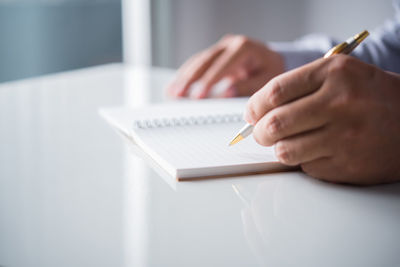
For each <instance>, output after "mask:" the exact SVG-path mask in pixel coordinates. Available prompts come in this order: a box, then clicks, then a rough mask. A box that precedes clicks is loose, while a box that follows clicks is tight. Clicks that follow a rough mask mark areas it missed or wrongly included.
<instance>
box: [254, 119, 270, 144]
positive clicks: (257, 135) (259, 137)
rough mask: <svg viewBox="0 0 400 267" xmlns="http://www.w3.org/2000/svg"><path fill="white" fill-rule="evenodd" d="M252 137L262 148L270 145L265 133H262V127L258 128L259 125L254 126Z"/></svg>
mask: <svg viewBox="0 0 400 267" xmlns="http://www.w3.org/2000/svg"><path fill="white" fill-rule="evenodd" d="M253 137H254V140H255V141H256V142H257V143H258V144H260V145H262V146H270V145H272V143H271V142H270V140H269V138H268V136H267V135H266V134H265V131H263V129H262V127H260V124H259V123H258V124H256V126H255V128H254V131H253Z"/></svg>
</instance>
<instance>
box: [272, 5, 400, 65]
mask: <svg viewBox="0 0 400 267" xmlns="http://www.w3.org/2000/svg"><path fill="white" fill-rule="evenodd" d="M393 5H394V7H395V11H396V15H395V17H394V18H393V19H391V20H389V21H387V22H386V23H385V24H384V25H383V26H382V27H380V28H378V29H377V30H375V31H373V32H372V34H371V36H369V37H367V39H365V40H364V41H363V42H362V43H361V44H360V45H359V47H357V48H356V49H355V50H354V51H353V52H352V55H353V56H355V57H357V58H359V59H360V60H362V61H364V62H367V63H370V64H374V65H376V66H378V67H380V68H382V69H384V70H388V71H392V72H396V73H400V1H396V2H394V4H393ZM338 43H339V42H338V41H337V40H334V39H332V38H330V37H328V36H324V35H315V34H313V35H308V36H305V37H303V38H301V39H299V40H296V41H294V42H291V43H270V44H269V45H270V47H271V48H272V49H274V50H275V51H277V52H279V53H280V54H281V55H282V56H283V58H284V61H285V67H286V70H291V69H294V68H297V67H299V66H301V65H303V64H306V63H308V62H311V61H313V60H315V59H317V58H320V57H322V56H323V55H324V54H325V53H326V52H327V51H328V50H329V49H330V48H332V47H333V46H335V45H337V44H338Z"/></svg>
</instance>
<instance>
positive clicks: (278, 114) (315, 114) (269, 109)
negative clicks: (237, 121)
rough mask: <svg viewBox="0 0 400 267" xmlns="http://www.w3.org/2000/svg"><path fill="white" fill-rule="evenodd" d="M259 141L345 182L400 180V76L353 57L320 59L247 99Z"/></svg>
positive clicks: (292, 161) (287, 160) (291, 161)
mask: <svg viewBox="0 0 400 267" xmlns="http://www.w3.org/2000/svg"><path fill="white" fill-rule="evenodd" d="M245 119H246V120H247V121H248V122H249V123H251V124H253V125H255V128H254V131H253V135H254V138H255V140H256V141H257V142H258V143H259V144H261V145H265V146H269V145H273V144H275V153H276V156H277V157H278V158H279V160H280V161H281V162H282V163H284V164H287V165H300V166H301V168H302V169H303V171H304V172H306V173H308V174H309V175H311V176H314V177H317V178H320V179H323V180H327V181H332V182H342V183H354V184H376V183H386V182H392V181H395V180H400V164H399V159H400V134H399V133H400V78H399V76H398V75H395V74H393V73H389V72H385V71H383V70H380V69H378V68H376V67H374V66H372V65H368V64H366V63H363V62H361V61H359V60H357V59H355V58H353V57H350V56H345V55H337V56H333V57H330V58H327V59H320V60H316V61H314V62H312V63H310V64H307V65H305V66H303V67H300V68H298V69H295V70H292V71H290V72H287V73H284V74H282V75H280V76H277V77H276V78H274V79H272V80H271V81H270V82H269V83H267V84H266V85H265V86H264V87H263V88H262V89H260V90H259V91H258V92H257V93H255V94H254V95H253V96H252V97H251V98H250V99H249V102H248V106H247V110H246V115H245Z"/></svg>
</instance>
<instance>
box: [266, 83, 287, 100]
mask: <svg viewBox="0 0 400 267" xmlns="http://www.w3.org/2000/svg"><path fill="white" fill-rule="evenodd" d="M266 97H267V99H268V101H269V103H270V104H271V106H273V107H276V106H279V105H280V104H282V98H283V90H282V86H281V83H280V82H279V80H278V79H276V78H275V79H272V80H271V81H270V82H269V89H268V91H267V96H266Z"/></svg>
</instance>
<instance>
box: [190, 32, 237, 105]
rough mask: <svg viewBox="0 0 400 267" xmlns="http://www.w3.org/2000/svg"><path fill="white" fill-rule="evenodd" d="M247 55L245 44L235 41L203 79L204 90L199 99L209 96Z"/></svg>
mask: <svg viewBox="0 0 400 267" xmlns="http://www.w3.org/2000/svg"><path fill="white" fill-rule="evenodd" d="M244 53H245V49H244V43H243V41H241V39H235V40H234V42H233V43H232V44H231V45H230V47H229V48H227V49H226V50H225V51H224V53H223V54H221V55H220V56H219V57H218V58H217V59H216V60H215V62H214V64H213V65H212V66H210V68H209V69H208V70H207V71H206V73H205V74H204V76H203V77H202V84H203V86H204V87H203V88H202V90H201V91H200V92H199V94H198V96H197V97H198V98H204V97H206V96H207V95H208V93H209V92H210V90H211V89H212V87H213V85H214V84H215V83H217V82H218V81H219V80H221V79H222V78H223V77H224V76H225V75H227V74H228V73H229V72H230V71H231V70H232V68H234V67H235V66H236V65H237V63H238V62H240V60H241V59H242V58H243V55H244Z"/></svg>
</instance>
